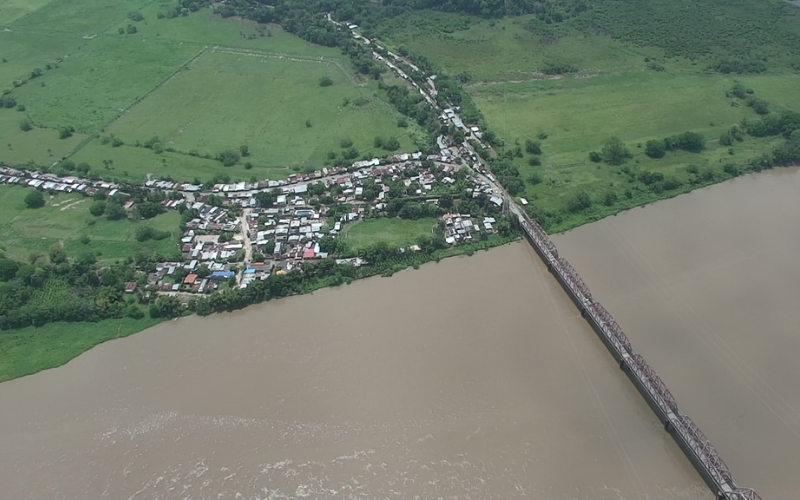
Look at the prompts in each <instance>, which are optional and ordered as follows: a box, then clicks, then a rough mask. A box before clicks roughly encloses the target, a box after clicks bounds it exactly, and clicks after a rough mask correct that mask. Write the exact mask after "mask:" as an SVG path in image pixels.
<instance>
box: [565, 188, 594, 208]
mask: <svg viewBox="0 0 800 500" xmlns="http://www.w3.org/2000/svg"><path fill="white" fill-rule="evenodd" d="M591 206H592V198H591V197H590V196H589V193H587V192H586V191H580V192H579V193H577V194H576V195H575V196H574V197H573V198H571V199H570V200H569V201H568V202H567V210H569V211H570V212H576V213H577V212H582V211H583V210H586V209H587V208H589V207H591Z"/></svg>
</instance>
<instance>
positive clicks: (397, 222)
mask: <svg viewBox="0 0 800 500" xmlns="http://www.w3.org/2000/svg"><path fill="white" fill-rule="evenodd" d="M435 224H436V219H432V218H430V219H427V218H426V219H418V220H405V219H389V218H382V219H367V220H363V221H359V222H356V223H355V224H352V225H349V226H347V227H346V228H345V230H344V235H343V237H344V241H345V242H346V243H347V246H348V248H349V249H351V250H358V249H360V248H364V247H366V246H369V245H371V244H373V243H376V242H378V241H384V242H386V243H388V244H389V245H390V246H392V247H403V246H405V245H412V244H414V242H415V241H416V240H417V238H419V237H420V236H425V235H429V234H431V229H433V226H434V225H435Z"/></svg>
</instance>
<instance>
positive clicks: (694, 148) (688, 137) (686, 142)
mask: <svg viewBox="0 0 800 500" xmlns="http://www.w3.org/2000/svg"><path fill="white" fill-rule="evenodd" d="M678 147H679V148H681V149H683V150H684V151H691V152H693V153H699V152H700V151H702V150H703V149H705V147H706V140H705V138H704V137H703V136H702V135H700V134H698V133H697V132H684V133H682V134H681V135H679V136H678Z"/></svg>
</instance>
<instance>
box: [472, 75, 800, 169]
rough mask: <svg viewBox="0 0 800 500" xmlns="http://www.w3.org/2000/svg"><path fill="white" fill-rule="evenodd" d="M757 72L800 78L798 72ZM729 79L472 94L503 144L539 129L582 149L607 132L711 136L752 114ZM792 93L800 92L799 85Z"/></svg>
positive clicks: (553, 85)
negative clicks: (731, 96)
mask: <svg viewBox="0 0 800 500" xmlns="http://www.w3.org/2000/svg"><path fill="white" fill-rule="evenodd" d="M759 78H760V79H764V80H767V81H769V80H778V81H782V82H790V81H794V82H796V83H797V84H800V76H796V75H780V76H775V77H772V76H764V77H759ZM733 81H734V79H733V78H732V77H725V76H720V75H703V74H701V75H672V74H668V73H653V72H630V73H625V74H615V75H602V76H597V77H594V78H586V79H574V78H564V79H562V80H553V81H546V82H542V81H539V82H525V83H504V84H496V85H483V86H480V87H478V88H475V89H474V91H473V97H474V99H475V101H476V104H478V107H479V108H480V109H481V110H482V111H483V112H484V115H485V117H486V119H487V121H488V122H489V123H490V124H491V126H492V128H493V129H494V130H495V131H496V132H497V133H499V134H500V135H501V136H503V138H504V139H505V140H506V142H509V143H513V142H514V141H515V140H517V139H520V140H523V141H524V139H526V138H530V139H536V137H535V135H536V133H537V132H538V131H540V130H543V131H545V132H547V134H548V135H549V137H548V138H547V140H546V141H545V142H544V143H543V148H544V149H545V151H547V152H551V153H553V152H559V153H566V152H572V151H580V152H585V153H587V154H588V152H589V151H591V150H594V149H599V148H601V147H602V145H603V142H604V141H605V140H606V139H607V138H608V137H611V136H617V137H620V138H622V139H623V140H626V141H631V142H633V141H646V140H648V139H653V138H663V137H665V136H667V135H671V134H675V133H679V132H683V131H685V130H694V131H697V132H701V133H704V134H705V135H707V137H708V138H709V139H712V138H713V139H717V138H718V136H719V134H721V133H722V130H723V128H726V127H728V126H730V125H732V124H734V123H738V122H739V121H741V119H742V118H744V117H752V116H754V113H753V112H752V110H750V109H749V108H746V107H732V106H730V103H729V100H728V99H727V98H726V97H725V92H726V91H727V90H729V89H730V88H731V86H732V85H733ZM753 86H754V88H756V89H757V87H758V84H756V83H753ZM795 94H796V95H797V96H798V97H800V91H796V92H795ZM759 95H760V93H759ZM712 124H713V125H712Z"/></svg>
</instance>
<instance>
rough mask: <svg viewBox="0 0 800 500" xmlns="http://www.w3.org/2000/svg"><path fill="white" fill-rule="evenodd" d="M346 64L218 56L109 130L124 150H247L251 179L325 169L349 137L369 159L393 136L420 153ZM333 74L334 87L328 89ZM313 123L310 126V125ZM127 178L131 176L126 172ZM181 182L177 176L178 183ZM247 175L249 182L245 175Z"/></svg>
mask: <svg viewBox="0 0 800 500" xmlns="http://www.w3.org/2000/svg"><path fill="white" fill-rule="evenodd" d="M342 64H343V63H341V62H340V61H338V60H336V59H333V60H327V59H325V60H320V59H318V58H314V59H310V58H300V57H294V56H293V57H284V56H277V55H273V54H267V53H257V52H245V51H238V50H232V49H227V50H226V49H212V50H210V51H207V52H206V53H204V54H203V55H202V56H200V57H199V58H197V59H196V60H195V61H194V62H193V63H191V64H190V65H189V66H188V67H187V68H186V69H185V70H183V71H181V72H180V73H178V74H177V75H176V76H175V77H174V78H172V79H171V80H170V81H169V82H167V83H165V84H164V85H163V86H162V87H160V88H159V89H158V90H157V91H156V92H154V93H153V94H151V95H150V96H149V97H148V98H147V99H145V100H144V101H143V102H141V103H140V104H138V105H137V106H135V107H134V108H133V109H131V111H130V112H128V113H126V114H125V116H123V117H122V118H120V119H119V120H118V121H116V122H115V123H114V125H113V126H111V127H109V128H108V129H107V130H106V132H107V133H110V134H114V135H116V136H117V137H119V138H121V139H123V140H124V141H125V143H127V144H134V143H135V142H136V141H139V142H142V143H143V142H145V141H147V140H148V139H150V138H151V137H153V136H157V137H158V138H159V139H160V140H161V142H162V144H163V145H164V147H167V148H173V149H175V150H176V151H179V152H183V153H188V152H190V151H193V152H195V153H196V154H200V155H201V156H205V155H209V156H212V157H214V156H216V155H217V154H218V153H220V152H221V151H224V150H226V149H238V147H239V146H240V145H242V144H246V145H248V147H249V149H250V156H249V157H247V158H243V159H242V163H244V162H245V161H249V162H252V163H253V164H254V166H255V167H254V168H253V170H252V171H251V173H250V175H256V176H258V177H259V178H262V177H264V172H263V168H262V167H273V168H274V167H277V168H278V169H279V174H282V175H283V176H286V175H287V172H286V168H285V167H293V166H300V167H310V168H313V167H314V166H319V165H322V164H323V163H324V162H325V161H326V160H327V159H328V152H330V151H333V152H336V153H338V154H339V155H340V156H339V159H341V151H342V148H341V147H340V142H341V140H342V139H344V138H349V139H351V140H352V141H353V145H354V147H355V148H357V149H358V150H359V151H360V152H361V153H363V154H370V155H372V154H379V153H380V152H379V151H378V150H377V149H376V148H373V139H374V138H375V136H376V135H380V136H383V137H388V136H395V137H397V138H398V139H399V140H400V143H401V148H402V149H404V150H409V149H411V148H413V146H414V145H413V142H412V140H411V138H410V137H409V132H408V130H414V129H402V128H399V127H397V118H399V115H398V114H397V113H396V112H395V111H394V110H393V109H392V108H391V107H390V106H389V105H388V104H387V103H385V102H384V101H383V100H381V99H380V97H378V89H377V87H375V86H374V85H371V84H366V83H357V82H355V81H354V80H353V77H352V75H350V74H349V72H347V71H345V70H344V69H343V65H342ZM323 76H328V77H330V78H331V79H332V80H333V85H331V86H328V87H322V86H320V85H319V80H320V78H322V77H323ZM307 120H308V121H309V123H310V125H311V126H310V127H309V126H308V124H309V123H307ZM128 171H129V172H130V170H128ZM173 177H174V176H173ZM248 177H249V175H248Z"/></svg>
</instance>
